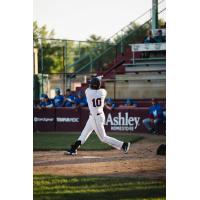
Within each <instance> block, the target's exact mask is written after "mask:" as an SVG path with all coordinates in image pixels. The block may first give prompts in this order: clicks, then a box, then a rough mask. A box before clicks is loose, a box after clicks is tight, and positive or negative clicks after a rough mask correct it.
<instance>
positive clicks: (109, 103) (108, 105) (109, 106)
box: [105, 98, 117, 110]
mask: <svg viewBox="0 0 200 200" xmlns="http://www.w3.org/2000/svg"><path fill="white" fill-rule="evenodd" d="M105 107H106V108H107V109H108V110H113V109H114V108H116V107H117V104H116V103H115V102H114V101H113V100H112V98H108V99H106V100H105Z"/></svg>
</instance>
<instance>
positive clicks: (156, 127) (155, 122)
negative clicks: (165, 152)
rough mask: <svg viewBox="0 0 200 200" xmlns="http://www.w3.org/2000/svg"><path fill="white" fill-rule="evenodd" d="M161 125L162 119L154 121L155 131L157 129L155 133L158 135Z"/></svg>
mask: <svg viewBox="0 0 200 200" xmlns="http://www.w3.org/2000/svg"><path fill="white" fill-rule="evenodd" d="M160 123H161V119H154V129H155V133H157V134H158V132H159V124H160Z"/></svg>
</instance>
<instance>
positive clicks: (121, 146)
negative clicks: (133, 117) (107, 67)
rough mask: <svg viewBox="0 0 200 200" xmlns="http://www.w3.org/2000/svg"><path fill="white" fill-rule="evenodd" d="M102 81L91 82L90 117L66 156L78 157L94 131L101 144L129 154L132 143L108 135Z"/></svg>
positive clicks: (87, 92)
mask: <svg viewBox="0 0 200 200" xmlns="http://www.w3.org/2000/svg"><path fill="white" fill-rule="evenodd" d="M100 79H101V78H99V77H96V78H93V79H92V80H91V82H90V87H89V88H87V89H86V91H85V94H86V98H87V102H88V107H89V110H90V116H89V119H88V121H87V123H86V125H85V128H84V129H83V131H82V133H81V135H80V137H79V138H78V140H77V141H76V142H75V143H74V144H73V145H71V149H69V150H67V151H65V152H64V154H67V155H76V154H77V149H78V148H79V147H80V146H81V145H82V144H84V143H85V141H86V140H87V139H88V137H89V136H90V134H91V133H92V131H93V130H94V131H95V132H96V134H97V136H98V137H99V139H100V140H101V142H104V143H107V144H108V145H110V146H112V147H114V148H116V149H118V150H123V151H124V153H128V150H129V148H130V142H129V143H127V142H122V141H119V140H117V139H115V138H113V137H109V136H107V135H106V132H105V129H104V122H105V115H104V112H103V107H104V100H105V98H106V95H107V92H106V90H105V89H100V86H101V80H100Z"/></svg>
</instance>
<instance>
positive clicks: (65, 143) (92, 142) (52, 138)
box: [33, 133, 143, 151]
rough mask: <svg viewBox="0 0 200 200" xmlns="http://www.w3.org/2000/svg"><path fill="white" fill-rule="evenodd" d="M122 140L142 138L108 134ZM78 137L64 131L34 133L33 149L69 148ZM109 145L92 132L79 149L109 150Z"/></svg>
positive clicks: (139, 137) (132, 140)
mask: <svg viewBox="0 0 200 200" xmlns="http://www.w3.org/2000/svg"><path fill="white" fill-rule="evenodd" d="M109 136H113V137H115V138H117V139H119V140H122V141H130V142H131V143H133V142H136V141H139V140H141V139H143V137H142V136H134V135H116V134H115V135H113V134H109ZM78 137H79V133H77V134H75V133H73V134H66V133H34V134H33V149H34V151H36V150H65V149H66V148H69V147H70V145H71V144H72V143H74V142H75V141H76V140H77V138H78ZM110 149H112V147H111V146H109V145H107V144H105V143H102V142H101V141H100V140H99V138H98V137H97V136H96V134H92V135H91V136H90V137H89V138H88V140H87V141H86V142H85V144H84V145H82V146H81V150H110Z"/></svg>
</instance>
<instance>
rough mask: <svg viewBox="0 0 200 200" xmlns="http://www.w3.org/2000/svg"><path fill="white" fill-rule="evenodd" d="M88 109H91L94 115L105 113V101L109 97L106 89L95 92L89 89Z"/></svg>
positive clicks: (87, 96) (87, 93)
mask: <svg viewBox="0 0 200 200" xmlns="http://www.w3.org/2000/svg"><path fill="white" fill-rule="evenodd" d="M85 94H86V98H87V102H88V107H89V109H90V113H91V114H92V115H93V114H94V115H95V114H97V113H103V107H104V101H105V98H106V95H107V92H106V90H105V89H99V90H93V89H91V88H87V89H86V91H85Z"/></svg>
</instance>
